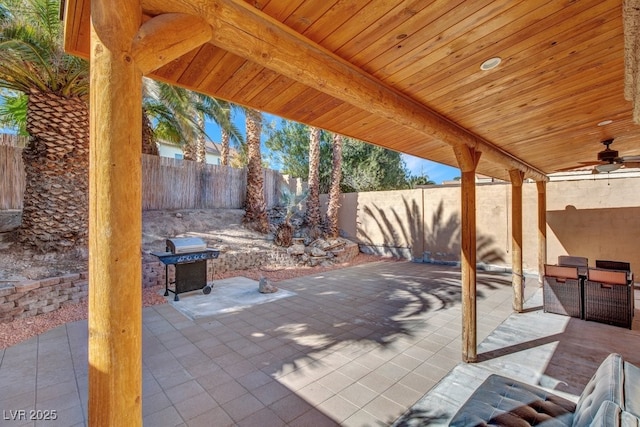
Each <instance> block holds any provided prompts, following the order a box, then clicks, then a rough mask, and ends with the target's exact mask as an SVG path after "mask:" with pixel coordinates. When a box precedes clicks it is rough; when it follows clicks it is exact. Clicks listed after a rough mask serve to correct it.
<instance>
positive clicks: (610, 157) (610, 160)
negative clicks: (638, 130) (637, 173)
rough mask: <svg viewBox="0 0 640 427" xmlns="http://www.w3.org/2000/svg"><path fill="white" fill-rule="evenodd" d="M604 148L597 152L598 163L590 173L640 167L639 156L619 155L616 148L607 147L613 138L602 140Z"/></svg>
mask: <svg viewBox="0 0 640 427" xmlns="http://www.w3.org/2000/svg"><path fill="white" fill-rule="evenodd" d="M602 144H604V146H605V149H604V150H602V151H600V152H599V153H598V163H597V164H596V165H595V167H594V168H593V171H592V173H601V172H607V173H608V172H613V171H615V170H618V169H620V168H621V167H623V166H624V167H625V168H640V156H624V157H619V156H618V151H617V150H612V149H611V148H609V146H610V145H611V144H613V138H610V139H605V140H604V141H602Z"/></svg>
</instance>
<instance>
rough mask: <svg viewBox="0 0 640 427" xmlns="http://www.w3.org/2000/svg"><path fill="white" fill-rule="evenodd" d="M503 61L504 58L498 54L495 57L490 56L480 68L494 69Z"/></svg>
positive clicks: (485, 69)
mask: <svg viewBox="0 0 640 427" xmlns="http://www.w3.org/2000/svg"><path fill="white" fill-rule="evenodd" d="M501 62H502V58H500V57H499V56H496V57H495V58H489V59H487V60H486V61H484V62H483V63H482V65H481V66H480V69H481V70H482V71H489V70H493V69H494V68H496V67H497V66H498V65H500V63H501Z"/></svg>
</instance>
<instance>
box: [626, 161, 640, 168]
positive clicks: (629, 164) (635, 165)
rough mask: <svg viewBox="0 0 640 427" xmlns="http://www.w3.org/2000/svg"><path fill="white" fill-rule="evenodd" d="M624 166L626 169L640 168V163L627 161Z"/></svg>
mask: <svg viewBox="0 0 640 427" xmlns="http://www.w3.org/2000/svg"><path fill="white" fill-rule="evenodd" d="M623 164H624V167H625V168H626V169H628V168H640V161H637V162H626V161H625V162H624V163H623Z"/></svg>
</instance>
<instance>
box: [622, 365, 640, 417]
mask: <svg viewBox="0 0 640 427" xmlns="http://www.w3.org/2000/svg"><path fill="white" fill-rule="evenodd" d="M622 409H624V410H625V411H626V412H629V413H631V414H633V415H634V416H636V417H640V368H638V367H637V366H635V365H632V364H631V363H629V362H624V406H623V407H622Z"/></svg>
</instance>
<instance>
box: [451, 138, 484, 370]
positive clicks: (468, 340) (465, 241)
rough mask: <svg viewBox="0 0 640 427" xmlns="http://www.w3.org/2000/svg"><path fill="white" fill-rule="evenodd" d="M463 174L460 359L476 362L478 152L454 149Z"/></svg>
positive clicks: (464, 148)
mask: <svg viewBox="0 0 640 427" xmlns="http://www.w3.org/2000/svg"><path fill="white" fill-rule="evenodd" d="M454 152H455V154H456V158H457V160H458V165H459V166H460V170H461V172H462V180H461V181H462V188H461V210H460V211H461V221H462V223H461V230H460V258H461V259H460V269H461V276H462V282H461V287H462V360H463V361H464V362H467V363H469V362H475V361H477V360H478V350H477V341H478V338H477V320H476V173H475V171H476V166H477V165H478V160H479V159H480V153H479V152H477V151H475V150H472V149H470V148H468V147H464V146H462V147H455V148H454Z"/></svg>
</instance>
